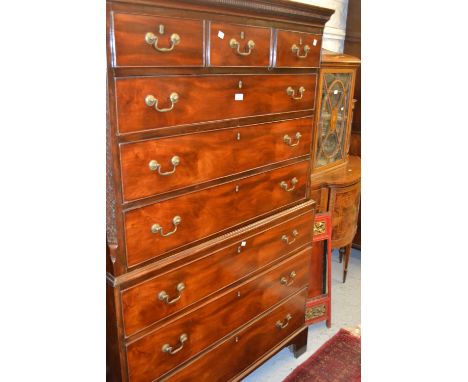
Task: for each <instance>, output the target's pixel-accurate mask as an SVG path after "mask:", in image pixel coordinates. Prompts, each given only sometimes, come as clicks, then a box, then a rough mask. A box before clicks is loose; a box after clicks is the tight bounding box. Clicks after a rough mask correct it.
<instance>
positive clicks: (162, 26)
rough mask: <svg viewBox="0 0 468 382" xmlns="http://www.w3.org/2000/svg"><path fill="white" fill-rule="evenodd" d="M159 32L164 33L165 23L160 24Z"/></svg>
mask: <svg viewBox="0 0 468 382" xmlns="http://www.w3.org/2000/svg"><path fill="white" fill-rule="evenodd" d="M159 34H164V25H163V24H159Z"/></svg>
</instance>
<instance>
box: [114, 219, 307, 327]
mask: <svg viewBox="0 0 468 382" xmlns="http://www.w3.org/2000/svg"><path fill="white" fill-rule="evenodd" d="M312 222H313V212H312V211H311V212H309V213H306V214H304V215H302V216H299V217H298V218H295V219H293V220H290V221H287V222H284V223H282V224H280V225H278V226H276V227H274V228H270V229H268V230H267V231H264V232H261V233H259V234H256V235H254V236H249V235H246V236H245V237H243V238H242V239H241V240H239V241H238V242H237V243H235V244H233V245H230V246H228V247H226V248H223V249H221V250H219V251H216V252H214V253H211V254H209V255H207V256H205V257H203V258H201V259H199V260H197V261H194V262H191V263H188V264H185V265H183V266H181V267H178V268H175V269H172V270H170V271H169V272H167V273H165V274H163V275H160V276H158V277H155V278H152V279H149V280H147V281H145V282H143V283H141V284H138V285H136V286H134V287H131V288H129V289H127V290H125V291H123V292H122V306H123V315H124V325H125V333H126V335H127V336H129V335H132V334H134V333H135V332H137V331H139V330H141V329H143V328H145V327H147V326H148V325H150V324H152V323H154V322H157V321H158V320H161V319H162V318H165V317H166V316H168V315H173V314H174V313H176V312H178V311H180V310H181V309H183V308H185V307H187V306H190V305H192V304H193V303H195V302H197V301H199V300H200V299H202V298H205V297H207V296H209V295H210V294H212V293H213V292H216V291H218V290H220V289H222V288H224V287H226V286H228V285H230V284H232V283H234V282H236V281H238V280H240V279H243V278H245V277H247V276H249V275H250V274H251V273H252V272H255V271H257V270H260V269H262V268H264V267H266V266H268V265H269V264H271V263H272V262H273V261H275V260H277V259H279V258H281V257H282V256H285V255H286V254H287V253H290V252H291V251H294V250H295V249H297V248H300V247H302V246H304V245H307V244H308V243H311V241H312ZM294 230H297V232H298V235H297V237H296V240H295V241H294V242H293V243H291V244H287V243H285V241H283V240H281V238H282V236H283V235H288V236H291V233H292V232H293V231H294ZM239 251H240V252H239ZM180 282H183V283H184V284H185V285H186V288H185V290H184V291H183V292H182V294H181V299H180V300H179V301H178V302H177V303H175V304H173V305H169V304H166V303H164V302H162V301H160V300H158V298H157V296H158V294H159V292H161V291H163V290H164V291H167V292H168V293H169V295H172V296H173V297H175V296H176V295H177V291H176V286H177V284H179V283H180Z"/></svg>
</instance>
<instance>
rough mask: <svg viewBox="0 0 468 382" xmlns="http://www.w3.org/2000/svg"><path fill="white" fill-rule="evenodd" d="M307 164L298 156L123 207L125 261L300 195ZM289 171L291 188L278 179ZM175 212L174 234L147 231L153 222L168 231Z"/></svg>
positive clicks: (189, 239)
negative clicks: (141, 204)
mask: <svg viewBox="0 0 468 382" xmlns="http://www.w3.org/2000/svg"><path fill="white" fill-rule="evenodd" d="M308 167H309V163H308V162H300V163H298V164H295V165H291V166H286V167H283V168H280V169H277V170H273V171H269V172H265V173H263V174H260V175H255V176H251V177H247V178H244V179H241V180H238V181H234V182H229V183H226V184H223V185H220V186H216V187H212V188H208V189H205V190H201V191H198V192H193V193H190V194H186V195H183V196H180V197H177V198H173V199H168V200H165V201H163V202H160V203H158V204H153V205H150V206H147V207H143V208H139V209H136V210H132V211H129V212H127V213H126V215H125V230H126V244H127V261H128V265H129V266H133V265H136V264H138V263H140V262H142V261H145V260H148V259H151V258H156V257H158V256H160V255H162V254H164V253H165V252H166V251H168V250H170V249H174V248H177V247H179V246H181V245H183V244H187V243H190V242H192V241H195V240H198V239H201V238H203V237H205V236H208V235H210V234H213V233H216V232H218V231H221V230H222V229H225V228H228V227H231V226H234V225H236V224H239V223H242V222H243V221H246V220H248V219H250V218H253V217H255V216H258V215H261V214H264V213H267V212H269V211H272V210H274V209H277V208H279V207H281V206H285V205H288V204H291V203H294V202H299V201H300V200H301V199H305V195H306V185H307V173H308ZM294 177H295V178H297V179H298V183H297V184H296V187H295V188H294V190H293V191H291V192H287V191H285V190H284V189H282V188H281V187H280V182H282V181H286V182H287V184H288V187H292V186H291V180H292V179H293V178H294ZM236 189H238V191H237V192H236ZM176 215H177V216H180V217H181V218H182V222H181V223H180V224H179V225H178V226H177V232H176V233H175V234H173V235H172V236H169V237H161V235H159V234H153V233H152V232H151V226H152V225H153V224H160V225H161V226H162V227H163V229H164V231H165V232H169V231H171V230H172V229H173V224H172V220H173V218H174V216H176Z"/></svg>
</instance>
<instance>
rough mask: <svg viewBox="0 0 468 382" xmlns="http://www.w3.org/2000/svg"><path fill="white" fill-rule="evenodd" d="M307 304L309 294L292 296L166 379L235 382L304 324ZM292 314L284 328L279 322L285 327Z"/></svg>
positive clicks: (175, 380)
mask: <svg viewBox="0 0 468 382" xmlns="http://www.w3.org/2000/svg"><path fill="white" fill-rule="evenodd" d="M304 304H305V291H303V292H301V293H299V294H297V295H295V296H293V297H291V298H290V299H289V300H287V301H286V302H284V303H283V304H282V305H280V306H278V307H277V308H275V309H273V310H272V311H271V312H270V313H269V314H268V315H266V316H264V317H262V318H261V319H260V320H258V321H256V322H254V323H253V324H252V325H250V326H248V327H247V328H246V329H244V330H242V331H240V332H239V333H236V334H235V335H232V336H231V337H229V338H228V339H227V340H226V341H224V342H222V343H221V344H220V345H219V346H217V347H215V348H214V349H212V350H210V351H208V352H207V353H206V354H204V355H203V356H201V357H200V358H198V359H197V360H195V361H194V362H192V363H191V364H189V365H188V366H186V367H185V368H183V369H181V370H180V371H179V372H177V373H175V374H173V375H172V376H170V377H169V378H167V379H166V378H165V379H164V380H165V381H171V382H190V381H193V382H199V381H210V382H225V381H230V380H232V379H233V378H234V377H235V376H236V375H238V374H240V373H241V372H243V371H244V370H245V369H247V367H249V366H250V365H252V364H253V363H254V362H255V361H257V360H258V359H260V358H261V357H262V356H263V355H264V354H266V353H267V352H268V351H270V350H271V349H272V348H274V347H275V346H277V345H279V344H280V343H281V342H282V341H283V340H285V339H286V338H287V337H288V336H290V335H291V334H292V333H294V331H296V330H297V329H299V328H301V327H302V326H303V325H304ZM288 315H290V316H291V319H290V320H289V323H288V325H287V326H286V327H284V328H282V329H280V328H279V327H278V326H279V324H278V322H279V323H282V324H283V325H284V324H285V323H286V322H287V318H286V317H287V316H288ZM277 324H278V326H277Z"/></svg>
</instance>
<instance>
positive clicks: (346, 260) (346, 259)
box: [343, 243, 352, 283]
mask: <svg viewBox="0 0 468 382" xmlns="http://www.w3.org/2000/svg"><path fill="white" fill-rule="evenodd" d="M351 245H352V243H351V244H348V245H347V246H346V247H345V253H344V262H343V283H345V282H346V275H347V274H348V263H349V255H350V253H351Z"/></svg>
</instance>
